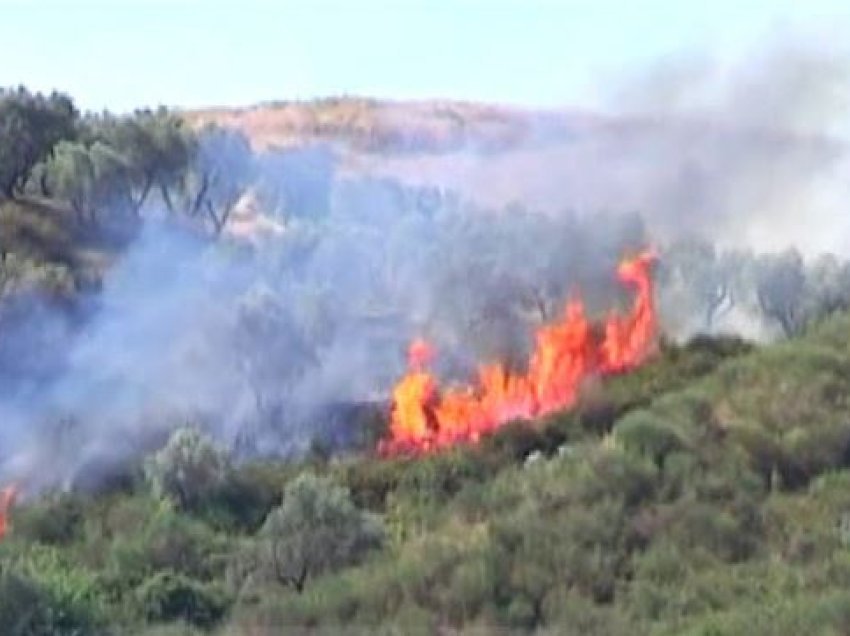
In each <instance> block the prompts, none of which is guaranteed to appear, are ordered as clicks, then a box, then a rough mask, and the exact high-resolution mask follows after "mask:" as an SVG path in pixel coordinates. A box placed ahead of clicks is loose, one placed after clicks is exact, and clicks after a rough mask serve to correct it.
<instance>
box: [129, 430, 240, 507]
mask: <svg viewBox="0 0 850 636" xmlns="http://www.w3.org/2000/svg"><path fill="white" fill-rule="evenodd" d="M227 473H228V462H227V458H226V457H225V455H224V453H223V452H222V451H221V450H219V449H218V448H216V446H215V445H214V444H213V442H212V440H210V439H209V438H208V437H206V436H204V435H203V434H202V433H201V431H200V430H198V429H197V428H192V427H184V428H179V429H177V430H176V431H174V433H172V435H171V437H170V438H169V440H168V443H167V444H166V445H165V447H164V448H162V450H160V451H159V452H157V453H156V454H154V455H153V456H152V457H150V458H149V459H148V461H147V462H146V464H145V475H146V477H147V480H148V482H149V483H150V486H151V489H152V491H153V493H154V494H155V495H156V496H157V497H160V498H164V499H168V500H170V501H171V502H173V503H174V504H175V505H176V506H177V507H178V508H180V509H183V510H189V509H192V508H195V507H197V506H198V505H200V504H201V503H202V502H203V501H204V499H206V498H208V497H210V496H211V495H212V494H213V493H214V492H215V491H216V490H217V489H219V488H220V487H221V486H222V484H224V482H225V480H226V478H227Z"/></svg>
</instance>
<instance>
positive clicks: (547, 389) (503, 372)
mask: <svg viewBox="0 0 850 636" xmlns="http://www.w3.org/2000/svg"><path fill="white" fill-rule="evenodd" d="M655 258H656V257H655V253H654V252H652V251H645V252H643V253H641V254H639V255H638V256H637V257H635V258H631V259H625V260H623V261H622V262H621V263H620V265H619V267H618V268H617V277H618V279H619V280H620V282H621V283H623V284H624V285H626V286H628V287H631V288H633V289H634V291H635V292H636V293H635V297H634V300H633V302H632V307H631V311H630V312H629V313H628V314H627V315H624V316H621V315H618V314H616V313H612V314H610V315H609V316H608V318H607V319H606V320H605V322H604V325H603V329H601V336H600V335H597V334H598V333H600V330H595V329H593V326H592V325H591V323H590V321H589V320H588V319H587V317H586V315H585V309H584V304H583V303H582V302H581V301H580V300H575V299H574V300H570V301H569V302H568V303H567V305H566V308H565V310H564V315H563V317H562V318H561V320H560V321H558V322H555V323H552V324H548V325H544V326H542V327H540V328H539V329H538V330H537V333H536V334H535V344H534V351H533V353H532V355H531V358H530V360H529V363H528V369H527V371H526V372H525V373H524V374H516V373H511V372H509V371H508V370H507V369H506V368H505V366H504V365H502V364H499V363H495V364H486V365H481V366H480V367H479V368H478V374H477V375H478V377H477V383H476V384H475V385H474V386H460V387H450V388H448V389H446V390H443V391H441V390H440V388H439V386H438V383H437V381H436V379H435V378H434V376H433V375H432V374H431V373H430V372H429V371H428V369H427V367H428V364H429V363H430V361H431V360H432V359H433V357H434V349H433V348H432V347H431V345H430V344H429V343H428V342H426V341H425V340H422V339H416V340H414V341H413V342H412V343H411V344H410V349H409V351H408V367H409V371H408V373H407V374H406V375H405V376H404V377H403V378H402V379H401V380H400V381H399V382H398V383H397V384H396V386H395V388H394V390H393V408H392V417H391V422H390V435H389V438H388V439H386V440H383V441H382V442H381V444H380V447H379V451H380V452H382V453H385V454H394V453H426V452H429V451H434V450H438V449H441V448H445V447H448V446H452V445H454V444H458V443H470V442H471V443H475V442H477V441H478V440H479V439H480V438H481V436H482V435H486V434H488V433H490V432H492V431H494V430H495V429H497V428H499V427H500V426H501V425H503V424H504V423H506V422H508V421H510V420H514V419H528V418H532V417H537V416H541V415H546V414H547V413H551V412H553V411H557V410H562V409H566V408H569V407H570V406H572V405H573V404H575V402H576V399H577V398H578V392H579V389H580V388H581V386H582V383H583V382H584V380H585V379H586V378H588V377H590V376H593V375H610V374H615V373H622V372H625V371H628V370H630V369H633V368H635V367H636V366H638V365H639V364H640V363H641V362H643V360H644V359H645V358H646V356H647V355H648V354H649V353H650V352H651V350H652V347H653V346H654V343H655V334H656V329H657V317H656V312H655V305H654V301H653V285H652V277H651V272H650V266H651V264H652V263H653V262H654V261H655Z"/></svg>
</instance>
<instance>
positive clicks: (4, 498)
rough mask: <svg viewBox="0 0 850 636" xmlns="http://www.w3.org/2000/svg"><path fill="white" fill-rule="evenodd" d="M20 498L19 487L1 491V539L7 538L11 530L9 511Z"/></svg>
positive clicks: (7, 487) (6, 488) (9, 487)
mask: <svg viewBox="0 0 850 636" xmlns="http://www.w3.org/2000/svg"><path fill="white" fill-rule="evenodd" d="M17 496H18V488H17V486H6V487H5V488H3V490H0V539H2V538H3V537H5V536H6V532H7V530H8V529H9V522H8V517H9V510H10V509H11V508H12V505H13V504H14V503H15V499H16V498H17Z"/></svg>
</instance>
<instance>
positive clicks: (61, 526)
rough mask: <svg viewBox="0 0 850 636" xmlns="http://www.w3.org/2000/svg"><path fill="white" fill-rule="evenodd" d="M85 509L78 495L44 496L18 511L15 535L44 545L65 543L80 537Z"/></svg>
mask: <svg viewBox="0 0 850 636" xmlns="http://www.w3.org/2000/svg"><path fill="white" fill-rule="evenodd" d="M85 513H86V508H85V504H84V502H83V501H82V500H81V498H80V497H77V496H75V495H70V494H61V495H57V496H53V497H50V496H47V497H45V498H44V499H42V500H40V501H37V502H35V503H33V505H31V506H26V507H23V508H21V509H19V510H17V512H16V514H15V536H17V537H19V538H26V539H27V540H30V541H35V542H38V543H43V544H47V545H62V544H68V543H70V542H71V541H73V540H75V539H78V538H80V536H81V534H82V530H83V523H84V521H85V517H84V515H85Z"/></svg>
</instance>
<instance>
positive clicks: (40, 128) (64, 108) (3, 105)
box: [0, 87, 78, 198]
mask: <svg viewBox="0 0 850 636" xmlns="http://www.w3.org/2000/svg"><path fill="white" fill-rule="evenodd" d="M77 117H78V113H77V110H76V108H75V107H74V103H73V102H72V101H71V99H70V98H69V97H67V96H66V95H63V94H61V93H55V92H54V93H51V94H50V95H43V94H41V93H31V92H30V91H28V90H27V89H25V88H23V87H20V88H18V89H14V90H2V89H0V140H2V144H0V196H4V197H6V198H13V197H15V196H16V195H18V194H20V193H21V191H22V190H23V188H24V185H25V184H26V183H27V181H28V180H29V178H30V173H31V171H32V169H33V168H34V167H35V166H36V165H37V164H38V163H39V162H41V161H44V160H46V159H47V158H49V157H50V155H51V153H52V152H53V148H54V147H55V146H56V144H57V143H58V142H59V141H61V140H63V139H73V138H74V137H75V135H76V130H77V129H76V126H77Z"/></svg>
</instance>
